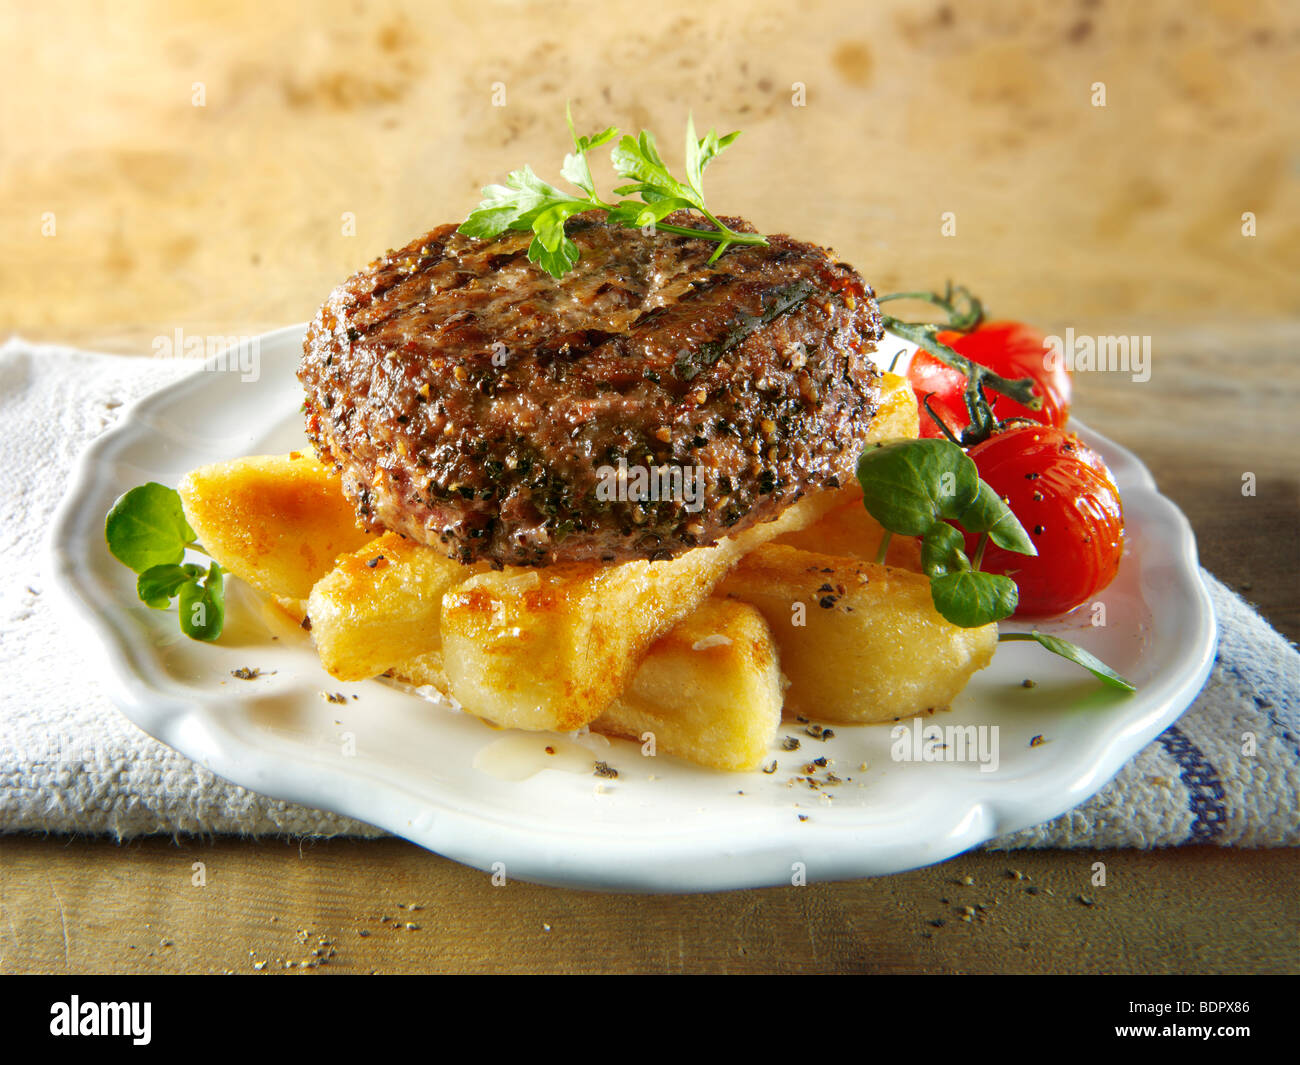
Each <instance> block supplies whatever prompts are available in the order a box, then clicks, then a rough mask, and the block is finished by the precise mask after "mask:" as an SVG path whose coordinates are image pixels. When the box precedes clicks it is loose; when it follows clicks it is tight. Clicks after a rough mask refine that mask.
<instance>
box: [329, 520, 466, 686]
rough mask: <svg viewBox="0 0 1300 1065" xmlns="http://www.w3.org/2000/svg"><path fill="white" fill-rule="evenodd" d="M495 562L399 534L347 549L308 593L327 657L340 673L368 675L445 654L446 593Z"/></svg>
mask: <svg viewBox="0 0 1300 1065" xmlns="http://www.w3.org/2000/svg"><path fill="white" fill-rule="evenodd" d="M488 568H489V567H488V564H487V563H486V562H483V563H477V564H475V565H472V566H466V565H463V564H461V563H460V562H456V561H454V560H453V559H450V558H448V557H447V556H446V555H444V554H441V553H440V552H438V551H437V550H435V549H434V548H432V547H426V546H425V545H423V544H417V543H415V542H414V541H412V540H407V539H404V538H402V537H401V536H398V535H397V534H396V533H385V534H384V535H383V536H380V537H378V538H377V539H375V540H371V541H370V542H369V543H367V544H366V545H365V546H364V547H363V548H362V549H361V550H360V551H355V552H353V553H351V554H347V555H344V556H343V557H342V558H340V559H339V560H338V564H337V565H336V566H335V567H334V569H332V570H331V571H330V572H329V573H327V574H326V575H325V576H324V577H322V578H321V579H320V580H319V581H317V582H316V585H315V587H314V588H312V590H311V595H310V596H309V597H308V599H307V616H308V617H309V618H310V619H311V634H312V638H313V639H314V640H315V641H316V651H317V653H318V654H319V655H320V660H321V664H322V665H323V666H324V667H325V669H326V671H327V672H328V673H329V674H330V676H332V677H336V678H338V679H339V680H365V679H367V678H368V677H375V676H378V675H379V674H380V673H385V672H387V671H388V670H390V669H398V668H400V667H402V666H405V665H408V664H409V663H410V662H411V661H412V660H415V659H419V658H421V657H422V656H426V655H437V654H439V652H440V651H441V648H442V639H441V627H442V597H443V593H445V592H446V591H447V590H448V589H450V588H454V587H455V586H456V585H458V584H460V583H462V582H463V581H465V580H468V579H469V578H470V577H472V576H474V574H476V573H482V572H483V571H484V570H486V569H488Z"/></svg>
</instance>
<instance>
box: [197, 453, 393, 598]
mask: <svg viewBox="0 0 1300 1065" xmlns="http://www.w3.org/2000/svg"><path fill="white" fill-rule="evenodd" d="M178 491H179V492H180V497H181V504H182V505H183V507H184V508H185V517H186V520H188V521H189V523H190V525H192V526H193V527H194V531H195V532H196V533H198V537H199V543H201V544H202V545H203V547H204V548H205V549H206V550H207V551H208V553H209V554H211V555H212V557H213V558H215V559H216V560H217V561H218V562H220V563H221V565H222V566H223V567H224V568H225V569H228V570H229V571H230V572H231V573H233V574H234V575H235V576H236V577H240V578H242V579H243V580H245V581H247V582H248V583H249V584H251V585H252V586H253V587H254V588H256V589H258V590H259V591H262V592H265V593H266V594H267V595H272V596H281V597H284V598H289V599H306V598H307V596H308V595H309V594H310V593H311V589H312V585H314V584H315V583H316V582H317V581H318V580H320V578H321V577H323V576H324V575H325V574H326V573H328V572H329V570H330V568H331V567H332V566H333V565H334V560H335V559H336V558H338V556H339V555H342V554H346V553H347V552H349V551H355V550H357V549H358V548H360V547H361V546H362V544H364V543H365V542H366V541H367V540H370V539H372V538H373V534H372V533H367V532H363V531H362V530H361V529H358V528H357V525H356V515H355V514H354V512H353V510H352V504H351V503H349V502H348V501H347V499H346V498H345V497H344V495H343V492H342V490H341V489H340V487H339V481H338V478H337V477H336V476H335V475H334V473H333V472H332V471H331V470H330V469H329V467H328V466H325V465H322V464H321V463H320V462H318V461H317V460H316V459H315V458H313V457H311V456H308V455H305V454H300V453H298V452H296V451H295V452H292V453H290V454H288V455H255V456H251V457H249V458H242V459H234V460H233V461H231V462H218V463H215V464H214V465H211V466H202V467H200V468H199V469H197V470H192V471H191V472H190V473H187V474H186V475H185V477H184V478H182V479H181V483H180V487H179V489H178Z"/></svg>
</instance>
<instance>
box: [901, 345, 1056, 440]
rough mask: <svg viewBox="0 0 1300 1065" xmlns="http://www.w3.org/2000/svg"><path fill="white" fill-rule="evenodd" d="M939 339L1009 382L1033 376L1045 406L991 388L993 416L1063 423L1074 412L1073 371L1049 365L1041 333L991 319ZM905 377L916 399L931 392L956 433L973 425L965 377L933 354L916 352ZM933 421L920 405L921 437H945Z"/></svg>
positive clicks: (931, 398)
mask: <svg viewBox="0 0 1300 1065" xmlns="http://www.w3.org/2000/svg"><path fill="white" fill-rule="evenodd" d="M937 339H938V340H939V342H940V343H941V344H946V345H948V347H950V348H952V349H953V350H954V351H956V352H957V353H958V354H959V355H964V356H965V357H966V358H968V359H970V360H971V361H972V362H977V363H979V364H980V365H981V366H985V367H987V368H988V369H990V370H992V371H993V372H994V373H996V374H998V375H999V376H1001V377H1005V378H1007V379H1008V380H1016V379H1017V378H1021V377H1029V378H1031V379H1032V380H1033V382H1034V386H1035V388H1036V389H1037V391H1038V394H1039V395H1040V396H1042V398H1043V405H1042V407H1041V408H1040V409H1038V410H1030V409H1029V408H1028V407H1025V406H1023V405H1022V404H1020V403H1017V402H1016V401H1015V400H1014V399H1010V398H1008V397H1007V396H1003V395H999V394H997V393H996V392H989V394H988V399H989V402H990V404H991V405H992V407H993V415H994V417H996V418H997V419H998V420H999V421H1005V420H1006V419H1008V418H1029V419H1031V420H1033V421H1036V422H1039V423H1040V424H1042V425H1055V426H1058V427H1060V426H1064V425H1065V423H1066V420H1067V419H1068V418H1069V416H1070V374H1069V371H1068V370H1066V369H1065V367H1064V366H1062V365H1049V363H1050V361H1051V360H1049V359H1047V358H1046V347H1045V345H1044V337H1043V334H1042V333H1040V332H1039V331H1038V330H1036V329H1033V328H1031V327H1030V326H1027V325H1024V324H1022V323H1020V322H988V323H986V324H984V325H981V326H980V327H979V328H978V329H976V330H975V331H974V332H972V333H953V332H943V333H940V334H939V335H938V338H937ZM907 378H908V381H909V382H911V385H912V389H913V391H914V392H915V393H916V402H917V403H918V405H919V404H921V403H922V401H924V400H925V399H926V397H927V396H929V403H930V407H931V408H932V409H933V410H934V412H935V413H936V414H937V415H938V416H939V417H940V418H942V419H943V422H944V424H945V425H946V426H947V427H948V429H949V431H950V432H951V433H952V434H953V435H954V436H957V435H958V434H960V433H961V431H962V429H964V428H965V427H966V426H967V425H968V424H969V423H970V415H969V413H968V412H967V410H966V402H965V399H964V398H963V396H964V393H965V390H966V376H965V375H964V374H962V373H960V372H959V371H957V370H954V369H951V368H950V367H948V366H945V365H944V364H943V363H941V362H940V361H939V360H938V359H936V358H935V357H934V356H933V355H931V354H930V353H929V352H927V351H924V350H918V351H917V352H916V354H915V355H913V356H912V358H911V360H910V361H909V362H908V366H907ZM942 435H943V434H942V433H941V432H940V430H939V427H938V426H937V425H935V423H934V419H933V418H931V417H930V416H929V415H928V414H927V413H926V411H925V407H924V406H922V407H921V436H922V438H927V437H937V436H942Z"/></svg>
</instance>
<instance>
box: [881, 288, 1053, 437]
mask: <svg viewBox="0 0 1300 1065" xmlns="http://www.w3.org/2000/svg"><path fill="white" fill-rule="evenodd" d="M892 300H920V301H922V302H924V303H929V304H931V305H932V306H935V307H938V308H939V309H940V310H941V311H943V312H944V314H945V315H946V316H947V321H944V322H905V321H903V320H902V319H899V318H894V317H893V316H891V315H888V314H881V316H880V317H881V321H882V323H883V324H884V327H885V328H886V329H888V330H889V331H890V332H891V333H893V334H894V335H895V336H899V337H902V338H903V339H904V340H910V341H911V342H912V343H913V344H915V345H916V346H917V347H919V348H921V349H923V350H924V351H927V352H929V353H930V354H931V355H933V356H934V357H935V358H936V359H938V360H939V361H940V362H941V363H943V364H944V365H945V366H947V367H948V368H949V369H952V370H956V371H957V372H958V373H960V374H961V375H962V376H964V377H965V378H966V389H965V395H964V398H965V401H966V410H967V413H968V414H969V415H970V425H969V426H968V427H967V428H966V429H964V430H963V431H962V433H961V438H960V439H953V436H952V434H951V432H949V430H948V427H947V426H946V425H945V424H944V422H943V419H941V418H939V417H938V416H936V415H935V414H934V413H933V412H932V411H930V406H929V403H928V401H927V402H926V404H925V409H926V412H927V413H929V414H930V417H932V418H934V421H935V424H936V425H938V427H939V429H940V430H941V431H942V432H943V434H944V436H946V437H948V438H949V439H950V440H953V443H955V444H960V445H961V446H962V447H972V446H974V445H975V444H978V443H980V442H981V441H984V440H987V439H988V438H989V437H990V436H992V435H993V434H994V433H995V432H998V431H999V430H1001V429H1003V428H1005V427H1006V426H1008V425H1009V424H1012V422H1014V421H1016V420H1018V419H1008V420H1007V421H998V419H997V418H996V417H995V416H994V414H993V409H992V407H991V406H990V404H989V402H988V397H987V396H986V395H985V392H986V391H990V392H998V393H1000V394H1002V395H1004V396H1007V397H1008V398H1010V399H1013V400H1015V401H1016V402H1017V403H1019V404H1021V405H1022V406H1025V407H1028V408H1029V409H1030V410H1039V409H1040V408H1041V407H1042V405H1043V397H1042V396H1040V395H1039V394H1038V392H1037V390H1036V388H1035V386H1034V381H1033V379H1032V378H1030V377H1019V378H1016V379H1015V380H1009V379H1007V378H1005V377H1002V376H1001V375H1000V374H995V373H994V372H993V371H992V370H990V369H989V368H988V367H987V366H981V365H980V364H979V363H977V362H973V361H972V360H970V359H968V358H966V356H965V355H962V354H960V353H959V352H957V351H955V350H953V349H952V348H950V347H949V346H948V345H947V344H943V343H940V341H939V333H940V332H946V331H950V332H956V333H969V332H972V331H973V330H975V329H978V328H979V326H980V323H981V322H983V321H984V305H983V304H982V303H981V302H980V301H979V299H978V298H977V297H976V296H974V295H973V294H972V293H971V291H970V290H969V289H968V288H966V287H965V286H963V285H957V286H956V287H954V286H953V283H952V282H951V281H949V282H948V284H947V285H946V286H945V288H944V290H943V292H942V293H938V292H891V293H889V294H888V295H885V296H877V297H876V302H877V303H878V304H882V305H883V304H885V303H889V302H891V301H892Z"/></svg>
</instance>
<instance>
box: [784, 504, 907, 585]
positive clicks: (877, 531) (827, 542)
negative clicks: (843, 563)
mask: <svg viewBox="0 0 1300 1065" xmlns="http://www.w3.org/2000/svg"><path fill="white" fill-rule="evenodd" d="M884 535H885V530H884V529H883V528H881V526H880V523H879V522H878V521H876V519H875V518H873V517H872V516H871V515H870V514H868V513H867V508H866V507H864V506H863V505H862V497H861V495H859V496H858V498H857V499H856V500H854V501H853V502H851V503H848V504H846V505H844V506H842V507H836V508H835V509H834V510H832V511H831V512H830V513H829V514H827V515H826V517H824V518H822V519H821V521H819V522H817V523H815V524H813V525H809V526H808V528H806V529H800V530H799V531H797V532H792V533H786V534H785V535H784V536H780V537H778V538H777V539H776V540H774V541H773V543H777V544H787V545H789V546H790V547H797V548H799V549H800V550H803V551H816V552H818V553H820V554H823V555H835V556H837V557H839V558H853V559H859V560H861V561H863V562H874V561H875V559H876V552H877V551H878V550H880V540H881V538H882V537H883V536H884ZM885 564H886V565H887V566H894V567H896V568H898V569H906V570H911V571H912V572H913V573H920V572H921V541H920V540H918V539H917V538H916V537H915V536H895V537H893V538H891V539H890V541H889V549H888V550H887V551H886V553H885Z"/></svg>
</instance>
